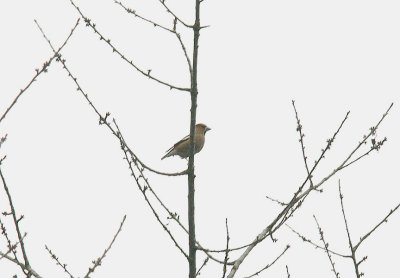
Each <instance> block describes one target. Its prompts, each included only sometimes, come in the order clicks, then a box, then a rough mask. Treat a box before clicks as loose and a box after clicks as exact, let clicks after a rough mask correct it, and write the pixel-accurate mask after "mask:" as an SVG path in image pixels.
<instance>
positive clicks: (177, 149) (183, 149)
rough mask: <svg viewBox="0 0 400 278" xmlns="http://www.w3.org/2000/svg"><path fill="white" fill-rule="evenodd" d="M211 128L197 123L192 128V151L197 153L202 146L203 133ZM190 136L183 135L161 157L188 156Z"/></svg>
mask: <svg viewBox="0 0 400 278" xmlns="http://www.w3.org/2000/svg"><path fill="white" fill-rule="evenodd" d="M209 130H211V128H209V127H208V126H206V125H205V124H197V125H196V126H195V129H194V153H195V154H196V153H198V152H200V151H201V149H202V148H203V146H204V141H205V134H206V132H207V131H209ZM189 137H190V136H189V135H188V136H186V137H184V138H183V139H182V140H180V141H179V142H177V143H176V144H175V145H174V146H173V147H171V148H170V149H169V150H168V151H167V152H166V154H165V155H164V156H163V157H162V158H161V159H164V158H166V157H170V156H174V155H179V156H180V157H181V158H187V157H189V148H190V138H189Z"/></svg>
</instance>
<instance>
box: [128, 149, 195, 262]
mask: <svg viewBox="0 0 400 278" xmlns="http://www.w3.org/2000/svg"><path fill="white" fill-rule="evenodd" d="M121 149H122V151H123V152H124V155H125V157H124V159H125V160H126V161H127V163H128V166H129V170H130V171H131V175H132V176H133V178H134V179H135V181H136V184H137V186H138V189H139V191H140V192H141V193H142V195H143V197H144V199H145V201H146V203H147V205H148V206H149V207H150V209H151V211H152V212H153V214H154V216H155V217H156V219H157V221H158V223H160V225H161V226H162V227H163V229H164V231H166V232H167V234H168V236H169V237H170V239H171V240H172V241H173V242H174V244H175V246H176V247H177V248H178V249H179V251H180V252H181V253H182V254H183V255H184V256H185V258H186V259H189V256H188V255H187V254H186V252H185V251H184V250H183V248H182V247H181V246H180V245H179V243H178V241H177V240H176V239H175V237H174V235H173V234H172V233H171V231H170V230H169V229H168V227H167V225H166V224H164V223H163V222H162V221H161V219H160V216H159V215H158V213H157V211H156V210H155V209H154V207H153V205H152V204H151V202H150V200H149V198H148V197H147V194H146V191H147V189H148V188H149V187H148V186H143V187H142V186H141V184H140V179H141V178H143V179H144V180H145V181H146V183H147V184H148V181H147V178H145V177H144V176H143V174H142V173H141V174H140V175H137V174H136V173H135V171H134V170H133V167H132V163H133V164H135V166H136V165H137V163H136V162H135V161H134V160H130V159H129V155H128V151H127V150H126V148H125V147H124V145H122V144H121Z"/></svg>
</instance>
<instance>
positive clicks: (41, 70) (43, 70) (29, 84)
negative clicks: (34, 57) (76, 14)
mask: <svg viewBox="0 0 400 278" xmlns="http://www.w3.org/2000/svg"><path fill="white" fill-rule="evenodd" d="M35 22H36V20H35ZM78 24H79V19H78V20H77V22H76V24H75V26H74V27H73V28H72V30H71V32H70V33H69V35H68V37H67V38H66V39H65V41H64V42H63V44H62V45H61V46H60V47H59V48H58V50H57V51H54V55H53V56H51V58H50V59H49V60H47V61H46V62H44V63H43V65H42V67H41V69H40V70H39V69H35V70H36V74H35V75H34V76H33V78H32V79H31V81H29V83H28V84H27V85H26V86H25V88H23V89H21V90H20V92H19V93H18V95H17V96H16V97H15V98H14V100H13V101H12V103H11V104H10V106H9V107H8V108H7V110H6V112H4V114H3V115H2V116H1V118H0V122H1V121H2V120H3V119H4V118H5V117H6V115H7V114H8V112H9V111H10V110H11V108H12V107H13V106H14V105H15V104H16V103H17V101H18V99H19V98H20V97H21V95H22V94H23V93H24V92H25V91H26V90H27V89H28V88H29V87H30V86H31V85H32V83H33V82H34V81H35V80H36V78H37V77H38V76H39V75H40V74H42V73H43V72H47V69H48V67H49V66H50V64H51V62H52V61H53V60H54V58H57V59H59V57H60V54H59V53H60V51H61V50H62V49H63V47H64V46H65V45H66V44H67V42H68V40H69V38H70V37H71V36H72V33H73V32H74V30H75V29H76V27H77V26H78Z"/></svg>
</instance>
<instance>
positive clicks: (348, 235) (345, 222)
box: [339, 180, 361, 278]
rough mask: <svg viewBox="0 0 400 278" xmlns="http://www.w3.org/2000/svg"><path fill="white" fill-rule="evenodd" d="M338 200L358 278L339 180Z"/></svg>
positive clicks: (357, 273) (359, 275)
mask: <svg viewBox="0 0 400 278" xmlns="http://www.w3.org/2000/svg"><path fill="white" fill-rule="evenodd" d="M339 198H340V206H341V207H342V214H343V220H344V224H345V226H346V234H347V239H348V240H349V247H350V251H351V259H352V261H353V264H354V270H355V272H356V275H357V278H360V277H361V274H360V271H359V269H358V264H357V259H356V251H355V250H354V248H353V242H352V241H351V236H350V231H349V226H348V224H347V218H346V214H345V212H344V205H343V195H342V189H341V187H340V180H339Z"/></svg>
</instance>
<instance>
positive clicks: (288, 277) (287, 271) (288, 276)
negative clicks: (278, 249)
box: [286, 265, 290, 278]
mask: <svg viewBox="0 0 400 278" xmlns="http://www.w3.org/2000/svg"><path fill="white" fill-rule="evenodd" d="M286 273H287V278H290V273H289V267H288V266H287V265H286Z"/></svg>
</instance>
